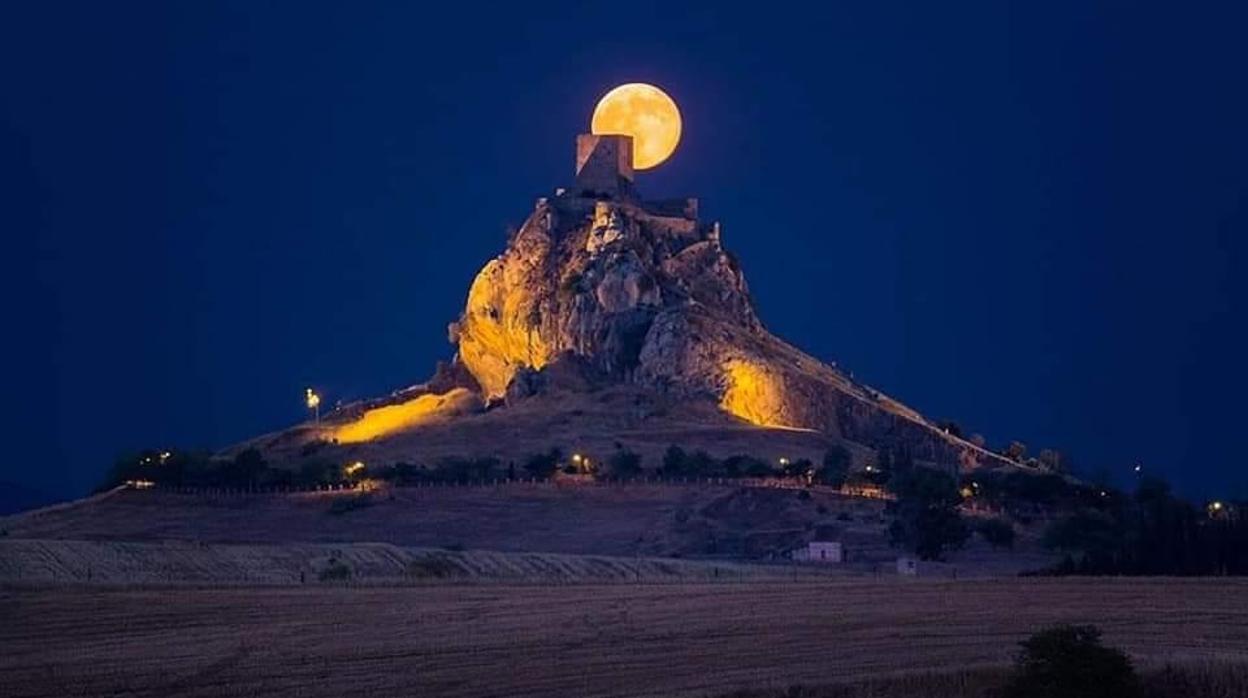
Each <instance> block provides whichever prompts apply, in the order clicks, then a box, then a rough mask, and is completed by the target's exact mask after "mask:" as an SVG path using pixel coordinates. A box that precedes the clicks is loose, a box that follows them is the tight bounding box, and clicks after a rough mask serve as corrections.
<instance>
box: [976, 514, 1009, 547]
mask: <svg viewBox="0 0 1248 698" xmlns="http://www.w3.org/2000/svg"><path fill="white" fill-rule="evenodd" d="M975 530H976V531H977V532H978V533H979V537H980V538H983V539H984V540H985V541H987V542H988V544H989V545H991V546H992V547H994V548H1010V549H1013V547H1014V526H1012V525H1010V522H1008V521H1006V520H1005V519H984V520H982V521H980V522H979V523H978V524H977V525H976V526H975Z"/></svg>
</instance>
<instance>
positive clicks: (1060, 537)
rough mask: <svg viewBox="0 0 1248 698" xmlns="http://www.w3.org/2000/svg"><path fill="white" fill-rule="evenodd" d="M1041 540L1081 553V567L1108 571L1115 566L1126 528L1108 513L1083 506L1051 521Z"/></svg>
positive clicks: (1062, 548) (1069, 552)
mask: <svg viewBox="0 0 1248 698" xmlns="http://www.w3.org/2000/svg"><path fill="white" fill-rule="evenodd" d="M1041 543H1042V544H1043V545H1044V547H1046V548H1049V549H1051V550H1060V551H1063V552H1066V553H1068V554H1073V555H1076V556H1078V558H1079V559H1078V563H1079V566H1080V567H1081V568H1082V569H1085V570H1090V571H1092V570H1104V571H1108V570H1111V569H1114V568H1115V567H1116V560H1117V558H1118V553H1119V551H1120V550H1121V549H1122V546H1123V531H1122V527H1121V525H1120V524H1119V522H1118V521H1117V520H1116V519H1115V518H1114V517H1113V516H1112V515H1110V514H1109V513H1107V512H1103V511H1098V510H1095V509H1082V510H1080V511H1077V512H1075V513H1074V514H1069V515H1067V516H1064V517H1062V518H1060V519H1058V520H1057V521H1054V522H1053V523H1052V524H1050V525H1049V527H1048V528H1047V529H1045V531H1044V536H1043V538H1042V539H1041Z"/></svg>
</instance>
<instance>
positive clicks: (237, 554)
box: [0, 539, 851, 586]
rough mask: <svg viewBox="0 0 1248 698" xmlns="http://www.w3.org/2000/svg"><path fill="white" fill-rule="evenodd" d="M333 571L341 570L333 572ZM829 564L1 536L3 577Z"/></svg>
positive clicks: (790, 571)
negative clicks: (753, 563) (40, 538)
mask: <svg viewBox="0 0 1248 698" xmlns="http://www.w3.org/2000/svg"><path fill="white" fill-rule="evenodd" d="M333 570H338V571H340V573H341V574H343V575H344V576H343V577H342V578H338V577H335V576H334V575H333ZM848 573H851V572H850V571H848V570H844V569H837V568H834V567H829V566H817V565H807V566H793V565H758V564H755V565H751V564H741V563H735V562H726V561H713V562H711V561H705V562H701V561H688V560H676V559H672V558H646V557H608V556H604V555H557V554H551V553H498V552H488V551H478V550H472V551H459V550H442V549H437V548H405V547H399V546H396V545H390V544H388V543H347V544H338V545H330V544H314V543H290V544H286V545H221V544H213V543H187V542H177V541H171V542H165V543H130V542H121V541H73V540H21V539H15V540H0V583H5V582H9V583H18V584H28V585H29V584H48V583H52V584H105V585H135V584H140V585H146V586H153V585H170V584H172V585H187V584H198V585H202V584H213V585H223V584H246V585H257V584H260V585H298V584H305V583H312V584H315V583H318V582H324V581H332V582H334V583H337V582H340V581H350V582H351V583H355V584H361V583H362V584H420V583H427V582H442V581H444V580H448V579H453V580H456V581H459V582H471V583H498V582H507V583H512V584H569V583H584V582H598V583H613V582H614V583H636V582H641V583H671V582H736V581H748V580H758V579H805V578H824V577H827V576H830V575H834V574H848Z"/></svg>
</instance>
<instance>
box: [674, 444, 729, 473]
mask: <svg viewBox="0 0 1248 698" xmlns="http://www.w3.org/2000/svg"><path fill="white" fill-rule="evenodd" d="M721 472H722V470H721V468H720V464H719V462H718V461H716V460H715V459H714V458H712V457H711V456H710V454H708V453H707V452H706V451H694V452H693V453H687V452H685V450H684V449H683V448H681V447H679V446H669V447H668V448H667V451H666V452H665V453H664V454H663V474H664V475H667V476H669V477H714V476H717V475H719V474H720V473H721Z"/></svg>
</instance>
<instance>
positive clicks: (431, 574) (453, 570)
mask: <svg viewBox="0 0 1248 698" xmlns="http://www.w3.org/2000/svg"><path fill="white" fill-rule="evenodd" d="M463 573H464V571H463V569H462V568H461V567H460V566H459V565H457V564H455V562H454V561H453V560H452V559H451V556H449V555H447V554H445V553H429V554H427V555H425V556H424V557H420V558H417V559H415V560H412V561H411V562H409V563H407V576H409V577H416V578H419V579H428V578H434V579H442V578H445V577H455V576H459V575H461V574H463Z"/></svg>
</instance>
